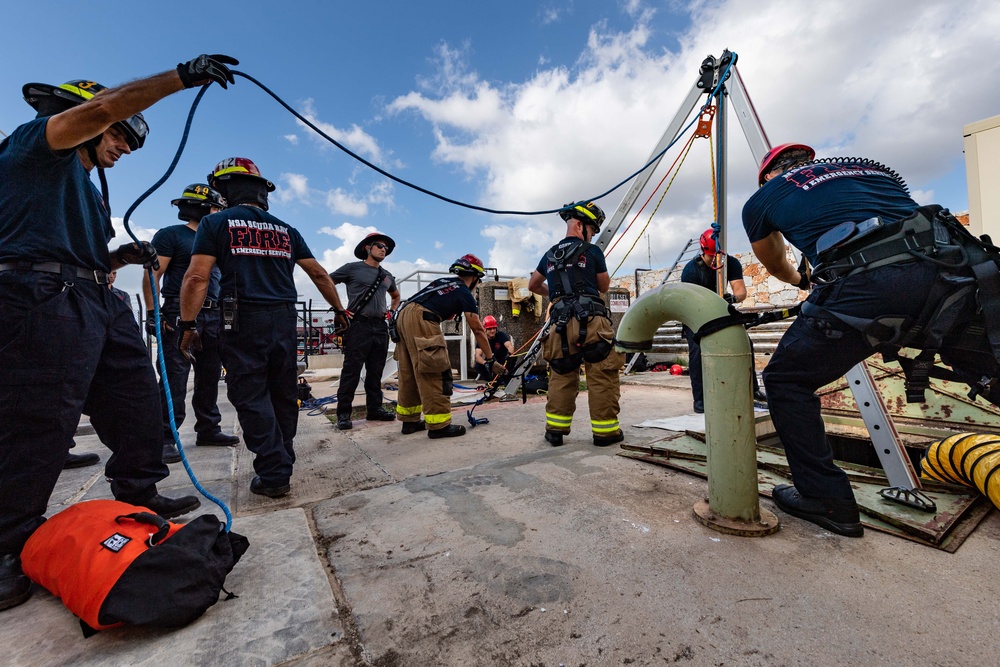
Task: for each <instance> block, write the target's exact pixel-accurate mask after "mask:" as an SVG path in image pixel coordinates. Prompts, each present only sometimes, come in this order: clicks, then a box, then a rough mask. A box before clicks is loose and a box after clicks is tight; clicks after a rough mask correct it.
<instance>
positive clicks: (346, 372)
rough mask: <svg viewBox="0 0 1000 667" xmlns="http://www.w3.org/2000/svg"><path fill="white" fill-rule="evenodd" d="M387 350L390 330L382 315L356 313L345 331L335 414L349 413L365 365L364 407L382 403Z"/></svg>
mask: <svg viewBox="0 0 1000 667" xmlns="http://www.w3.org/2000/svg"><path fill="white" fill-rule="evenodd" d="M388 351H389V330H388V329H387V328H386V325H385V320H384V319H382V318H381V317H355V318H354V320H353V321H352V322H351V327H350V328H349V329H348V330H347V333H346V334H344V368H343V369H342V370H341V372H340V384H339V385H338V387H337V416H338V417H347V418H350V416H351V407H352V406H353V403H354V392H355V391H356V390H357V388H358V382H359V381H360V380H361V369H362V368H364V369H365V407H367V408H368V412H374V411H376V410H378V409H379V408H381V407H382V371H383V370H385V357H386V354H387V352H388Z"/></svg>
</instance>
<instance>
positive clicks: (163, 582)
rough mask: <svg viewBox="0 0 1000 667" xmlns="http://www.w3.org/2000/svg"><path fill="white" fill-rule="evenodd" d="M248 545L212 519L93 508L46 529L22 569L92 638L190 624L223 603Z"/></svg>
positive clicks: (31, 542)
mask: <svg viewBox="0 0 1000 667" xmlns="http://www.w3.org/2000/svg"><path fill="white" fill-rule="evenodd" d="M249 545H250V544H249V542H248V541H247V539H246V538H245V537H243V536H242V535H238V534H236V533H233V532H226V531H225V530H224V525H223V524H222V522H221V521H219V519H218V518H216V517H215V516H214V515H212V514H203V515H201V516H199V517H197V518H195V519H192V520H191V521H190V522H189V523H187V524H177V523H171V522H169V521H167V520H166V519H163V518H162V517H160V516H158V515H156V514H153V513H152V512H150V511H149V510H148V509H146V508H144V507H137V506H135V505H129V504H128V503H122V502H118V501H117V500H88V501H85V502H82V503H77V504H76V505H72V506H70V507H68V508H66V509H65V510H63V511H62V512H59V513H58V514H56V515H54V516H53V517H51V518H50V519H48V520H47V521H46V522H45V523H43V524H42V525H41V526H39V527H38V529H37V530H36V531H35V532H34V533H33V534H32V535H31V537H30V538H28V542H27V543H26V544H25V545H24V550H23V551H22V552H21V567H22V569H23V570H24V573H25V574H26V575H27V576H28V578H30V579H31V580H32V581H34V582H35V583H37V584H39V585H41V586H43V587H44V588H45V589H47V590H48V591H49V592H50V593H52V594H53V595H55V596H56V597H58V598H59V599H61V600H62V601H63V604H64V605H66V607H67V608H68V609H69V610H70V611H72V612H73V613H74V614H76V615H77V616H78V617H79V618H80V624H81V626H82V627H83V631H84V634H85V635H87V636H89V635H90V634H92V633H93V632H95V631H97V630H105V629H107V628H112V627H116V626H119V625H152V626H160V627H179V626H182V625H186V624H188V623H190V622H191V621H193V620H195V619H196V618H198V617H199V616H201V615H202V614H203V613H205V610H206V609H208V608H209V607H210V606H212V605H213V604H215V603H216V602H217V601H218V599H219V593H220V591H222V590H223V588H222V587H223V584H225V581H226V575H228V574H229V572H231V571H232V569H233V567H234V566H235V565H236V563H237V562H239V559H240V557H241V556H242V555H243V554H244V553H245V552H246V550H247V548H248V547H249Z"/></svg>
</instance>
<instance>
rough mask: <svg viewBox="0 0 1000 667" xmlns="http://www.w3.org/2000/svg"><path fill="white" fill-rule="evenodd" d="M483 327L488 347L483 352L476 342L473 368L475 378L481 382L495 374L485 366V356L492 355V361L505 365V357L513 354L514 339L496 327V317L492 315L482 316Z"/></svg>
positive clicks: (486, 380)
mask: <svg viewBox="0 0 1000 667" xmlns="http://www.w3.org/2000/svg"><path fill="white" fill-rule="evenodd" d="M483 328H485V329H486V337H487V338H489V339H490V347H489V348H488V349H487V350H486V351H485V352H484V351H483V348H481V347H479V343H476V363H475V366H474V369H475V371H476V378H477V379H478V380H482V381H483V382H489V381H490V380H492V379H493V378H494V377H495V375H494V373H493V370H492V369H489V368H486V358H487V356H490V357H493V362H494V363H495V364H497V365H498V366H506V365H507V359H508V358H510V355H512V354H514V341H512V340H511V338H510V336H509V335H508V334H507V332H506V331H500V330H499V329H498V328H497V319H496V318H495V317H493V316H492V315H487V316H486V317H484V318H483Z"/></svg>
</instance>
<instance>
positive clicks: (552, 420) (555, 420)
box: [545, 412, 573, 428]
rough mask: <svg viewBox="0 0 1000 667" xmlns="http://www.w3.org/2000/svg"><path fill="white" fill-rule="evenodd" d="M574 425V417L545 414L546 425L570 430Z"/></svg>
mask: <svg viewBox="0 0 1000 667" xmlns="http://www.w3.org/2000/svg"><path fill="white" fill-rule="evenodd" d="M572 423H573V415H569V416H567V415H554V414H552V413H551V412H546V413H545V425H546V426H552V427H554V428H569V427H570V424H572Z"/></svg>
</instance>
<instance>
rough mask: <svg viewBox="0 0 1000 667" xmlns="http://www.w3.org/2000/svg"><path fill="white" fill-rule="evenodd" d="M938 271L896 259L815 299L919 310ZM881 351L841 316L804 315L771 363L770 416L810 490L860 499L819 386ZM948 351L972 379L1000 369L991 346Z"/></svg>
mask: <svg viewBox="0 0 1000 667" xmlns="http://www.w3.org/2000/svg"><path fill="white" fill-rule="evenodd" d="M936 273H937V269H936V268H935V267H933V266H932V265H931V264H929V263H926V262H910V263H906V264H893V265H890V266H886V267H882V268H878V269H873V270H871V271H867V272H864V273H861V274H857V275H854V276H851V277H849V278H845V279H843V280H841V281H839V282H837V283H835V284H833V285H828V286H825V287H820V288H817V289H816V290H815V291H813V293H812V294H811V295H810V296H809V302H810V303H815V304H816V305H819V306H822V307H824V308H828V309H829V310H832V311H838V312H842V313H844V314H847V315H853V316H856V317H862V318H872V317H878V316H884V315H901V316H917V315H918V314H919V313H920V311H921V309H922V308H923V306H924V301H925V299H926V296H927V294H928V293H929V292H930V288H931V285H932V283H933V281H934V279H935V275H936ZM875 352H876V350H875V349H874V348H873V347H871V345H869V344H868V342H867V341H866V339H865V338H864V336H863V335H862V334H861V332H859V331H857V330H856V329H852V328H850V327H849V326H847V325H846V324H844V323H842V322H840V321H839V320H835V319H833V320H827V319H820V318H815V317H805V316H799V317H798V319H796V320H795V322H793V323H792V325H791V326H790V327H789V328H788V331H787V332H785V335H784V336H783V337H782V338H781V342H780V343H779V344H778V348H777V349H776V350H775V352H774V354H773V355H772V356H771V361H770V363H768V365H767V367H766V368H765V369H764V374H763V375H764V388H765V389H766V390H767V402H768V407H769V409H770V412H771V419H772V421H773V423H774V427H775V429H776V431H777V434H778V437H779V438H780V439H781V443H782V445H783V446H784V448H785V453H786V455H787V458H788V465H789V467H790V468H791V471H792V477H793V481H794V482H795V487H796V488H797V489H798V490H799V492H800V493H801V494H802V495H803V496H807V497H812V498H853V495H854V494H853V491H852V490H851V485H850V483H849V482H848V479H847V475H846V474H845V473H844V471H842V470H841V469H840V468H838V467H837V466H836V465H834V463H833V452H832V450H831V449H830V445H829V443H828V442H827V440H826V432H825V429H824V427H823V419H822V417H821V416H820V400H819V398H818V397H817V396H816V394H815V392H816V390H817V389H819V388H820V387H822V386H824V385H826V384H829V383H830V382H833V381H834V380H836V379H838V378H840V377H841V376H843V375H844V373H846V372H847V371H848V370H850V369H851V368H852V367H853V366H854V365H856V364H857V363H859V362H861V361H863V360H865V359H867V358H868V357H870V356H871V355H872V354H874V353H875ZM942 357H943V358H944V360H945V361H946V362H947V363H951V364H952V368H953V370H955V371H956V372H958V373H964V374H965V376H966V377H967V378H969V379H972V380H973V381H975V380H978V379H979V378H980V377H981V376H982V374H983V373H986V372H988V369H990V368H993V369H995V368H996V361H995V360H993V359H992V355H990V354H989V353H988V352H987V351H986V349H985V348H984V351H983V352H981V353H971V352H965V351H958V350H946V349H942ZM993 398H994V399H995V398H996V397H993Z"/></svg>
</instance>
